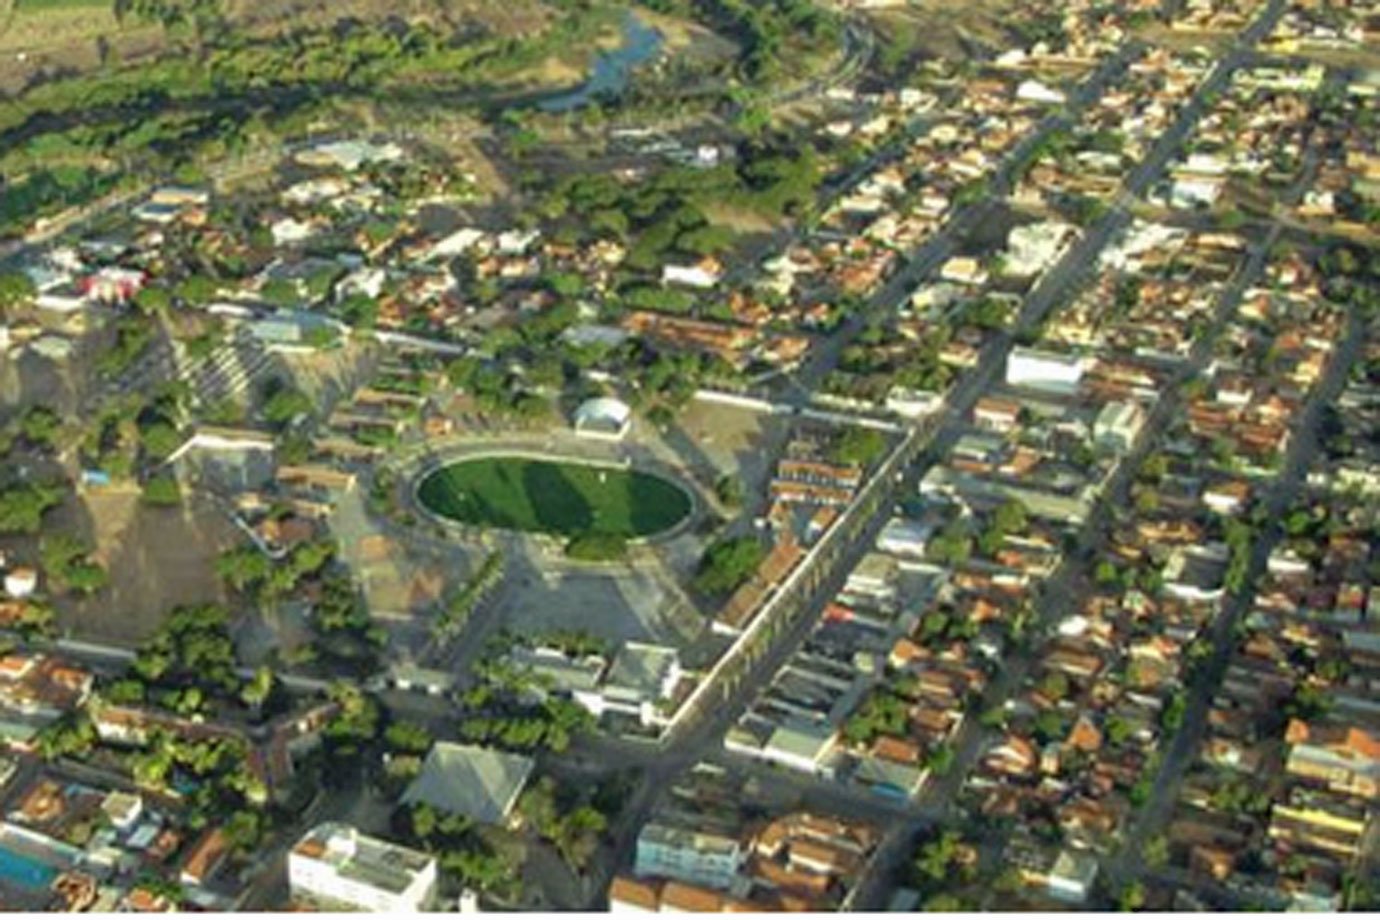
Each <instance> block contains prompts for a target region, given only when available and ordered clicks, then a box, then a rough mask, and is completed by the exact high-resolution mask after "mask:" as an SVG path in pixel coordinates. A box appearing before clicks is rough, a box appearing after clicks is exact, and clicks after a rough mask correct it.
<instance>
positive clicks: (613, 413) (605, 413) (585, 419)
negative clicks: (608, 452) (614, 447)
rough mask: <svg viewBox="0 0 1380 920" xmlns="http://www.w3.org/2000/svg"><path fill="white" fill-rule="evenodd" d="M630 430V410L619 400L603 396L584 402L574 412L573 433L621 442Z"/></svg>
mask: <svg viewBox="0 0 1380 920" xmlns="http://www.w3.org/2000/svg"><path fill="white" fill-rule="evenodd" d="M630 428H632V409H630V408H628V404H627V403H625V402H622V401H621V400H617V399H612V398H610V397H607V396H604V397H599V398H596V399H588V400H585V402H583V403H582V404H581V405H580V408H578V409H576V410H575V433H576V434H578V435H583V436H585V437H591V438H607V439H609V440H614V441H621V440H622V439H623V438H624V437H625V436H626V435H627V433H628V430H629V429H630Z"/></svg>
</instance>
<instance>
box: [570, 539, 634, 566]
mask: <svg viewBox="0 0 1380 920" xmlns="http://www.w3.org/2000/svg"><path fill="white" fill-rule="evenodd" d="M565 554H566V555H567V556H569V557H570V558H571V559H576V560H579V561H580V562H613V561H616V560H619V559H622V558H624V557H625V556H627V554H628V539H627V537H624V536H623V535H622V534H616V533H586V534H580V535H579V536H578V537H572V538H571V540H570V542H569V543H567V544H566V545H565Z"/></svg>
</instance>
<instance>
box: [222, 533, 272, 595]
mask: <svg viewBox="0 0 1380 920" xmlns="http://www.w3.org/2000/svg"><path fill="white" fill-rule="evenodd" d="M272 570H273V563H272V562H271V561H270V560H269V558H268V557H267V556H265V555H264V554H263V553H261V552H259V550H258V549H257V548H255V547H253V546H250V545H249V544H245V545H243V546H237V547H235V548H234V549H230V550H226V551H225V552H223V553H221V554H220V557H219V558H217V559H216V574H217V575H219V576H220V577H221V578H222V579H223V580H224V581H225V582H226V583H227V584H228V585H230V587H232V588H234V589H235V590H236V591H244V590H246V589H247V588H249V587H251V586H253V585H256V584H258V583H260V582H262V581H264V580H265V579H267V578H268V576H269V573H270V572H271V571H272Z"/></svg>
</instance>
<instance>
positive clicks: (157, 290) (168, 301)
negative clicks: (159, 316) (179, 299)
mask: <svg viewBox="0 0 1380 920" xmlns="http://www.w3.org/2000/svg"><path fill="white" fill-rule="evenodd" d="M134 305H135V306H136V307H138V308H139V309H140V310H142V311H144V312H145V313H167V312H168V311H169V310H171V309H172V294H170V293H169V292H168V289H167V288H161V287H146V288H144V289H142V290H141V291H139V293H138V294H135V295H134Z"/></svg>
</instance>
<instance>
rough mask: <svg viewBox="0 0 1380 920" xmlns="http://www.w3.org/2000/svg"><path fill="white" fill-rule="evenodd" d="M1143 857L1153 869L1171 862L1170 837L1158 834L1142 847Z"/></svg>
mask: <svg viewBox="0 0 1380 920" xmlns="http://www.w3.org/2000/svg"><path fill="white" fill-rule="evenodd" d="M1140 852H1141V857H1142V858H1143V859H1144V860H1145V864H1146V865H1147V866H1149V867H1150V868H1151V869H1160V868H1163V867H1164V866H1166V865H1168V863H1169V838H1167V837H1165V836H1164V835H1163V834H1156V835H1155V836H1154V837H1151V838H1150V839H1149V840H1147V841H1146V842H1145V846H1143V847H1142V848H1141V851H1140Z"/></svg>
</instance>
